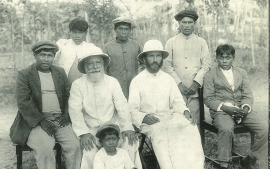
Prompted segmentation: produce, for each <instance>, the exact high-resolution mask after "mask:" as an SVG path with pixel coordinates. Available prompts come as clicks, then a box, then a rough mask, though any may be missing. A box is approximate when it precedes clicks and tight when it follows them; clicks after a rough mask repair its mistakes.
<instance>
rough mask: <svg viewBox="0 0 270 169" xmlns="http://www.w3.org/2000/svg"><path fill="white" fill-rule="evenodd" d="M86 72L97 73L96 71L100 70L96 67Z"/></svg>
mask: <svg viewBox="0 0 270 169" xmlns="http://www.w3.org/2000/svg"><path fill="white" fill-rule="evenodd" d="M88 72H89V73H98V72H101V71H100V70H98V69H93V70H89V71H88Z"/></svg>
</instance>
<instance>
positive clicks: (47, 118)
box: [10, 41, 82, 169]
mask: <svg viewBox="0 0 270 169" xmlns="http://www.w3.org/2000/svg"><path fill="white" fill-rule="evenodd" d="M58 49H59V48H58V46H57V45H56V44H55V43H53V42H51V41H40V42H38V43H36V44H35V45H33V46H32V50H33V54H34V56H35V60H36V63H34V64H32V65H30V66H29V67H27V68H26V69H23V70H21V71H19V72H18V77H17V89H16V90H17V105H18V114H17V117H16V118H15V120H14V123H13V124H12V126H11V129H10V138H11V141H12V142H14V143H16V144H19V145H25V144H27V145H28V146H29V147H30V148H32V149H33V150H34V155H35V158H36V161H37V166H38V168H39V169H53V168H55V155H54V152H53V147H54V145H55V142H59V143H60V145H61V146H62V148H63V150H64V151H63V152H64V154H65V158H66V168H67V169H79V168H80V163H81V156H82V150H81V147H80V142H79V140H78V139H77V137H76V136H75V133H74V132H73V130H72V128H71V124H70V118H69V113H68V98H69V90H70V84H69V82H68V79H67V76H66V74H65V71H64V69H63V68H60V67H56V66H53V65H52V62H53V59H54V56H55V53H56V52H57V51H58Z"/></svg>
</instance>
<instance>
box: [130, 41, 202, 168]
mask: <svg viewBox="0 0 270 169" xmlns="http://www.w3.org/2000/svg"><path fill="white" fill-rule="evenodd" d="M168 55H169V53H168V52H167V51H166V50H163V46H162V44H161V42H160V41H158V40H149V41H147V42H146V43H145V45H144V48H143V52H142V53H140V54H139V55H138V59H140V60H142V61H143V62H144V64H145V65H146V69H145V70H143V71H142V72H141V73H139V74H138V75H137V76H136V77H135V78H134V79H133V80H132V81H131V84H130V94H129V99H128V103H129V107H130V111H131V116H132V122H133V124H134V125H135V126H136V127H138V128H140V129H141V133H144V134H146V136H147V137H148V138H149V139H150V140H151V142H152V146H153V149H154V151H155V155H156V157H157V160H158V163H159V166H160V168H162V169H181V168H184V169H203V164H204V154H203V149H202V145H201V139H200V134H199V131H198V128H197V126H196V125H195V121H194V117H192V115H191V113H192V112H191V111H190V110H189V109H188V108H187V107H186V103H185V101H184V100H183V97H182V95H181V92H180V91H179V90H178V88H177V84H176V83H175V81H174V79H173V77H171V76H170V75H169V74H167V73H165V72H163V71H162V70H160V68H161V67H162V62H163V59H165V58H166V57H168Z"/></svg>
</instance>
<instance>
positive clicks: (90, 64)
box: [78, 46, 110, 83]
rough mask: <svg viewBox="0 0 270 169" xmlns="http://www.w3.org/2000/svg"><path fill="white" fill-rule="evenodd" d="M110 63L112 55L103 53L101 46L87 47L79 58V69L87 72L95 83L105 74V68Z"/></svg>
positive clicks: (88, 76)
mask: <svg viewBox="0 0 270 169" xmlns="http://www.w3.org/2000/svg"><path fill="white" fill-rule="evenodd" d="M109 63H110V57H109V56H108V55H107V54H105V53H103V52H102V51H101V49H100V48H98V47H96V46H92V47H90V48H87V49H85V51H84V56H83V57H81V58H80V59H79V62H78V70H79V71H80V72H81V73H84V74H87V78H88V79H89V80H90V81H91V82H93V83H95V82H98V81H99V80H100V79H101V78H102V77H103V75H104V69H106V68H107V66H108V65H109Z"/></svg>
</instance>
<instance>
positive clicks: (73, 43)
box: [71, 39, 84, 46]
mask: <svg viewBox="0 0 270 169" xmlns="http://www.w3.org/2000/svg"><path fill="white" fill-rule="evenodd" d="M71 43H72V45H74V46H81V45H82V44H83V43H84V41H82V43H80V44H79V45H77V44H76V43H75V42H74V41H73V40H72V39H71Z"/></svg>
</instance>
